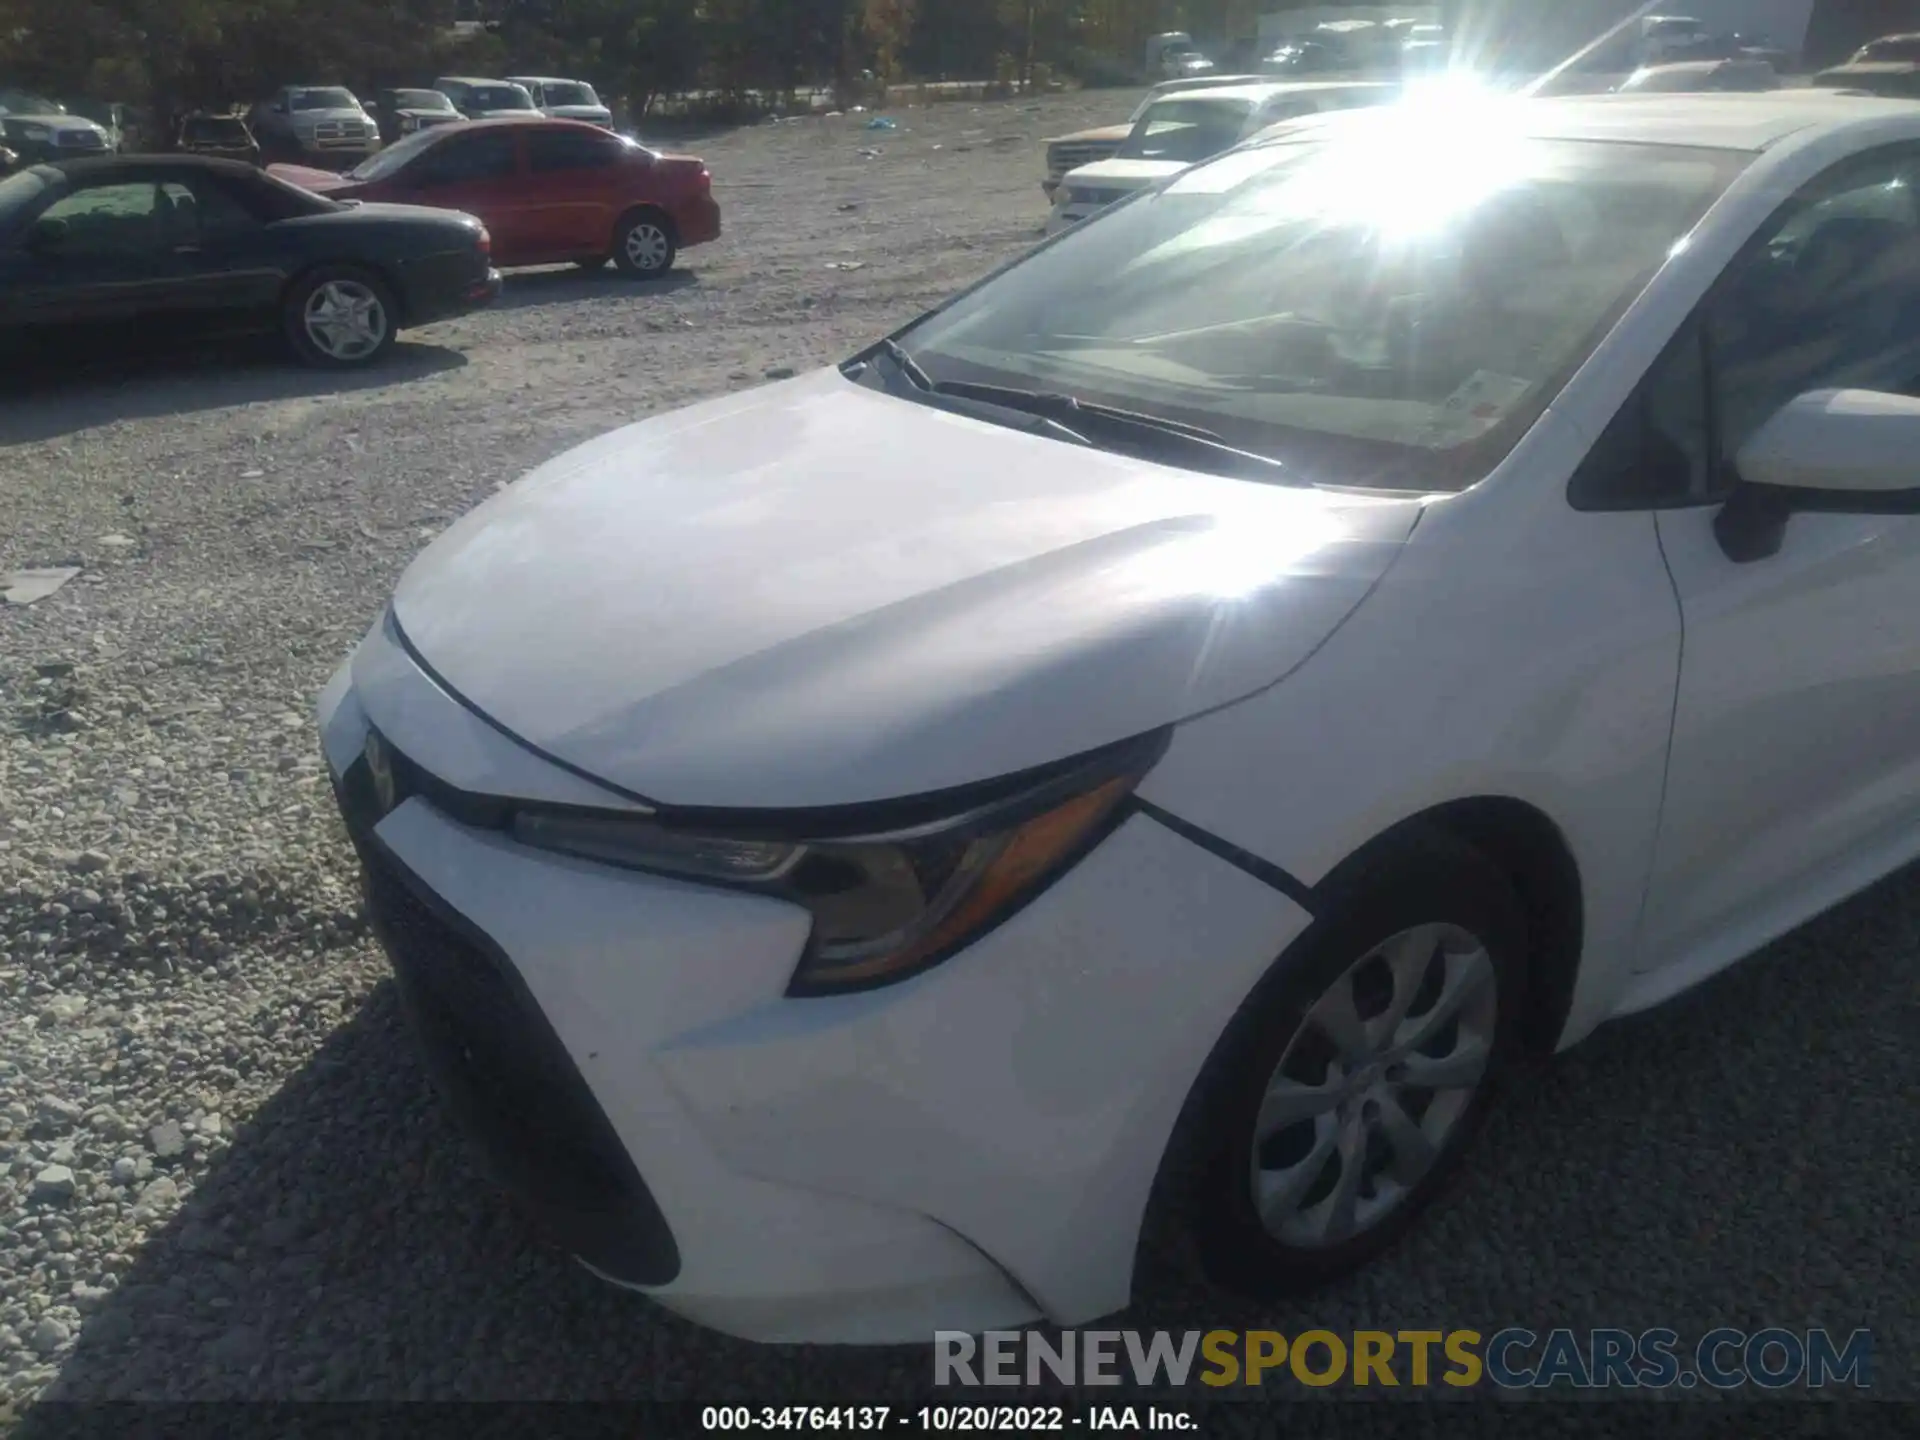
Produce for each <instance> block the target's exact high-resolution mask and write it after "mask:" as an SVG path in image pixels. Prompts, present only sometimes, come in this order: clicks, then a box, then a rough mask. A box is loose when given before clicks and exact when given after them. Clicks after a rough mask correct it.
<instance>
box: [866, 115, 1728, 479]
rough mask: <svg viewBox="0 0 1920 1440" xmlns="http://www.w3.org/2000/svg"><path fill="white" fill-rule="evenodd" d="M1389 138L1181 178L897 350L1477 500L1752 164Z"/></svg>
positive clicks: (1619, 150)
mask: <svg viewBox="0 0 1920 1440" xmlns="http://www.w3.org/2000/svg"><path fill="white" fill-rule="evenodd" d="M1386 128H1387V129H1388V132H1389V138H1388V139H1387V141H1386V142H1385V143H1382V142H1381V140H1380V139H1379V138H1378V136H1376V135H1373V134H1372V133H1371V127H1369V134H1368V135H1366V136H1360V135H1354V136H1351V137H1350V138H1337V139H1336V138H1331V137H1329V138H1325V139H1314V140H1310V141H1304V142H1303V141H1293V142H1290V143H1284V144H1274V143H1269V144H1265V145H1261V146H1258V147H1255V148H1253V149H1250V150H1243V151H1238V152H1236V153H1234V154H1232V155H1229V156H1223V157H1221V158H1220V159H1218V160H1216V161H1214V162H1213V163H1211V164H1207V165H1202V166H1199V167H1197V168H1195V169H1193V170H1190V171H1187V172H1186V173H1185V174H1183V175H1182V176H1180V177H1179V178H1178V179H1177V180H1175V181H1174V182H1173V183H1172V184H1171V185H1169V186H1167V187H1166V188H1165V189H1163V190H1160V191H1157V192H1148V193H1146V194H1143V195H1142V196H1140V197H1138V198H1136V199H1133V200H1129V201H1127V202H1125V203H1123V204H1121V205H1119V206H1117V207H1115V208H1114V209H1113V210H1111V211H1110V212H1108V213H1107V214H1106V215H1104V216H1102V217H1101V218H1100V219H1099V220H1096V221H1093V222H1090V223H1088V224H1086V225H1084V226H1083V227H1081V228H1079V229H1076V230H1071V231H1068V232H1066V233H1065V234H1064V235H1063V236H1061V237H1060V238H1059V239H1058V240H1057V241H1056V242H1054V243H1052V244H1050V245H1047V246H1045V247H1043V248H1042V249H1041V250H1039V251H1038V252H1036V253H1035V254H1034V255H1033V256H1032V257H1031V258H1029V259H1027V260H1025V261H1023V262H1021V263H1020V264H1018V265H1015V266H1014V267H1013V268H1011V269H1009V270H1007V271H1005V272H1004V273H1002V274H1000V275H999V276H996V277H995V278H993V279H992V280H990V281H988V282H987V283H986V284H984V285H982V286H980V287H979V288H977V289H975V290H973V291H971V292H969V293H968V294H966V295H964V296H962V297H961V298H960V299H959V300H957V301H955V302H954V303H953V304H952V305H950V306H949V307H947V308H946V309H944V310H942V311H939V312H936V313H935V314H933V315H931V316H929V317H927V318H926V319H924V320H922V321H920V322H919V323H918V324H916V325H914V326H913V327H911V328H910V329H909V330H907V331H906V332H904V333H903V334H902V335H901V336H900V339H901V343H902V344H903V345H905V346H906V347H907V348H908V349H909V350H910V351H911V352H912V353H913V355H914V356H915V358H917V359H918V361H919V362H920V364H921V366H922V367H923V368H924V369H925V370H926V371H927V372H928V373H929V374H930V375H931V376H932V377H933V378H934V379H935V380H936V381H940V382H944V381H951V380H964V381H973V382H976V383H987V384H999V385H1005V386H1018V387H1023V388H1030V389H1042V390H1049V391H1059V392H1066V393H1070V394H1073V395H1076V396H1080V397H1082V398H1084V399H1087V400H1091V401H1096V402H1100V403H1104V404H1108V405H1114V406H1121V407H1124V408H1127V409H1129V410H1133V411H1137V412H1143V413H1147V414H1152V415H1155V416H1159V417H1161V418H1165V419H1172V420H1175V421H1178V422H1180V423H1183V424H1187V425H1193V426H1199V427H1203V428H1205V429H1207V430H1208V431H1211V432H1213V433H1214V434H1217V435H1219V436H1220V437H1222V438H1223V439H1224V440H1225V441H1226V442H1227V443H1229V444H1231V445H1233V446H1235V447H1237V448H1239V449H1241V450H1246V451H1251V452H1254V453H1256V454H1259V455H1264V456H1268V457H1270V458H1272V459H1276V460H1279V461H1281V462H1282V463H1283V464H1285V465H1288V466H1290V467H1294V468H1296V469H1297V470H1298V471H1299V473H1300V474H1301V475H1302V476H1303V477H1305V478H1306V479H1308V480H1319V481H1326V482H1330V483H1337V484H1343V485H1359V486H1366V487H1373V488H1384V489H1395V490H1413V491H1435V490H1452V489H1461V488H1464V487H1466V486H1468V485H1471V484H1472V483H1474V482H1475V481H1476V480H1478V479H1480V478H1481V477H1482V476H1484V475H1485V474H1486V473H1487V471H1488V470H1490V469H1491V468H1492V467H1493V466H1494V465H1495V464H1497V463H1498V462H1499V460H1500V458H1501V457H1503V456H1504V455H1505V454H1506V452H1507V451H1508V450H1509V449H1511V447H1512V446H1513V445H1514V444H1515V443H1517V441H1518V440H1519V438H1520V436H1521V435H1522V434H1524V433H1525V431H1526V428H1527V427H1528V426H1530V425H1531V424H1532V423H1533V422H1534V421H1535V420H1536V419H1538V418H1539V415H1540V413H1541V411H1542V410H1544V409H1545V407H1546V405H1547V403H1548V401H1549V400H1550V399H1551V398H1552V396H1553V395H1554V394H1555V393H1556V392H1557V391H1558V389H1559V388H1560V387H1561V386H1562V385H1563V384H1565V383H1566V380H1567V379H1568V378H1569V377H1570V376H1571V375H1572V373H1573V371H1574V369H1576V368H1577V367H1578V365H1579V364H1580V362H1581V361H1582V360H1584V359H1585V357H1586V356H1587V355H1588V354H1589V353H1591V351H1592V349H1593V348H1594V346H1596V345H1597V344H1598V343H1599V341H1600V339H1601V338H1602V337H1603V336H1604V335H1605V333H1606V331H1607V330H1608V329H1610V328H1611V327H1612V325H1613V324H1614V323H1615V321H1616V320H1617V319H1618V317H1619V316H1620V314H1621V313H1623V311H1624V310H1625V308H1626V306H1627V305H1628V304H1630V303H1631V302H1632V300H1633V299H1634V297H1635V296H1637V295H1638V294H1639V293H1640V291H1641V290H1642V289H1643V288H1644V287H1645V285H1646V283H1647V281H1648V280H1650V279H1651V278H1652V276H1653V274H1654V273H1655V272H1656V271H1657V270H1658V269H1659V267H1660V265H1661V264H1662V263H1663V261H1664V260H1665V258H1666V256H1667V255H1668V253H1669V252H1670V251H1671V249H1672V248H1673V246H1674V244H1675V243H1676V242H1677V241H1678V240H1679V239H1680V238H1681V237H1682V236H1683V235H1685V234H1686V233H1687V232H1688V231H1689V230H1691V229H1692V228H1693V226H1694V224H1695V223H1696V222H1697V221H1698V220H1699V218H1700V216H1701V215H1703V214H1704V213H1705V211H1706V209H1707V207H1708V206H1709V205H1710V204H1711V203H1712V201H1713V199H1714V198H1715V197H1716V196H1717V195H1719V194H1720V192H1721V191H1722V190H1723V189H1724V188H1725V187H1726V185H1727V184H1728V182H1729V181H1730V180H1731V179H1732V177H1733V176H1734V174H1736V173H1737V172H1738V170H1739V169H1740V168H1741V167H1742V166H1743V165H1744V164H1745V163H1747V160H1748V158H1749V157H1747V156H1745V155H1742V154H1738V153H1735V152H1722V151H1699V150H1691V149H1684V148H1679V147H1665V146H1636V145H1626V144H1615V143H1600V142H1572V141H1519V140H1502V141H1500V142H1498V143H1486V144H1476V145H1465V146H1463V145H1460V144H1453V145H1449V144H1447V143H1446V142H1445V140H1444V138H1442V139H1440V140H1436V141H1435V142H1434V143H1432V144H1426V143H1422V132H1421V131H1418V130H1415V129H1413V128H1412V127H1401V126H1397V125H1395V126H1389V127H1386Z"/></svg>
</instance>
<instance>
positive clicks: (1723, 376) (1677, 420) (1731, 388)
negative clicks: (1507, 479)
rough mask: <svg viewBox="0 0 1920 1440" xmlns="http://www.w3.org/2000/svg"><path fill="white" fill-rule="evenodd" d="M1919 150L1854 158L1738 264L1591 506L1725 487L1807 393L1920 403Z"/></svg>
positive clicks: (1583, 483) (1787, 210)
mask: <svg viewBox="0 0 1920 1440" xmlns="http://www.w3.org/2000/svg"><path fill="white" fill-rule="evenodd" d="M1917 185H1920V149H1916V148H1914V147H1908V146H1903V147H1900V148H1899V149H1897V150H1893V151H1886V152H1881V153H1879V154H1877V155H1873V156H1869V157H1866V158H1865V159H1861V160H1855V161H1851V162H1848V163H1846V164H1844V165H1842V166H1841V167H1839V168H1838V169H1836V170H1834V171H1831V172H1829V173H1828V174H1827V175H1826V176H1824V177H1822V178H1821V179H1820V180H1818V181H1816V182H1815V183H1814V184H1813V185H1811V186H1809V187H1808V188H1807V189H1806V190H1804V191H1802V192H1801V194H1799V195H1798V196H1796V197H1794V199H1793V200H1791V201H1789V202H1788V203H1787V205H1786V206H1785V207H1783V209H1782V210H1781V211H1780V213H1779V214H1777V215H1776V216H1775V217H1774V218H1773V219H1772V220H1771V221H1770V222H1769V223H1768V225H1767V226H1766V227H1764V228H1763V230H1762V232H1761V234H1760V235H1759V236H1758V237H1757V238H1756V239H1755V241H1754V243H1753V244H1751V245H1749V246H1748V248H1747V250H1746V252H1745V253H1744V254H1743V255H1742V256H1741V257H1740V258H1739V259H1737V260H1735V261H1734V263H1733V264H1732V265H1731V266H1729V267H1728V269H1727V272H1726V274H1724V275H1723V276H1722V277H1721V279H1720V283H1719V284H1718V285H1717V286H1715V288H1714V290H1713V292H1712V294H1711V295H1710V296H1709V297H1708V299H1707V301H1706V303H1705V304H1704V305H1703V306H1702V307H1701V309H1700V311H1699V312H1697V313H1696V314H1695V315H1694V316H1693V317H1692V318H1690V319H1689V320H1688V321H1687V323H1686V325H1685V326H1684V327H1683V328H1682V330H1681V331H1680V333H1679V335H1678V336H1677V337H1676V338H1675V340H1674V342H1673V343H1672V344H1671V345H1670V346H1668V348H1667V350H1666V352H1665V353H1664V354H1663V355H1662V356H1661V358H1660V359H1659V360H1658V361H1657V362H1656V363H1655V364H1654V365H1653V367H1652V368H1651V369H1650V370H1649V371H1648V372H1647V376H1646V378H1645V380H1644V381H1643V382H1642V383H1641V385H1640V388H1639V389H1638V391H1636V392H1635V394H1634V396H1633V398H1632V399H1630V400H1629V401H1628V402H1627V403H1626V405H1625V406H1623V407H1622V408H1621V411H1620V413H1619V415H1617V416H1616V417H1615V418H1614V420H1613V422H1612V424H1610V425H1609V426H1608V427H1607V430H1606V433H1605V434H1604V435H1603V436H1602V437H1601V439H1600V440H1599V442H1598V443H1596V444H1595V445H1594V447H1593V451H1592V453H1590V454H1589V455H1588V457H1587V459H1586V461H1585V462H1584V463H1583V464H1582V465H1581V467H1580V470H1579V471H1578V472H1577V473H1576V474H1575V476H1574V478H1573V481H1572V483H1571V485H1570V486H1569V487H1568V492H1567V498H1568V500H1569V501H1570V502H1571V503H1572V504H1573V506H1574V507H1575V508H1576V509H1582V510H1639V509H1649V508H1656V507H1661V506H1672V505H1694V504H1701V503H1703V502H1707V501H1711V500H1715V499H1717V498H1719V497H1720V496H1722V495H1724V494H1725V492H1726V490H1727V487H1728V486H1729V485H1730V484H1731V483H1732V478H1733V477H1732V469H1731V465H1732V461H1733V458H1734V457H1735V456H1736V455H1738V453H1739V450H1740V447H1741V445H1743V444H1744V443H1745V442H1746V441H1747V439H1748V437H1749V436H1751V435H1752V434H1753V433H1754V431H1755V430H1757V429H1758V428H1759V427H1760V426H1761V425H1762V424H1763V423H1765V421H1766V420H1767V419H1768V418H1769V417H1770V416H1771V415H1773V413H1774V412H1775V411H1777V410H1778V409H1779V408H1780V407H1781V406H1783V405H1785V404H1786V403H1787V402H1788V401H1789V400H1791V399H1793V398H1794V397H1795V396H1796V395H1800V394H1804V393H1805V392H1806V391H1808V390H1821V389H1827V388H1840V387H1858V388H1861V389H1866V390H1885V391H1890V392H1892V393H1895V394H1901V395H1913V396H1916V397H1920V199H1917V198H1916V186H1917Z"/></svg>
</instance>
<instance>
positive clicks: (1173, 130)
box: [1115, 99, 1253, 165]
mask: <svg viewBox="0 0 1920 1440" xmlns="http://www.w3.org/2000/svg"><path fill="white" fill-rule="evenodd" d="M1252 110H1253V107H1252V106H1251V105H1249V104H1247V102H1246V101H1244V100H1204V99H1202V100H1192V99H1177V100H1162V101H1160V102H1159V103H1157V104H1154V105H1150V106H1148V107H1147V113H1146V114H1144V115H1142V116H1141V117H1140V119H1139V120H1138V122H1136V123H1135V125H1134V127H1133V133H1132V134H1131V135H1129V136H1127V138H1126V139H1125V140H1124V141H1122V142H1121V144H1120V148H1119V150H1118V151H1116V152H1115V154H1116V155H1117V156H1118V157H1119V158H1120V159H1122V160H1177V161H1179V162H1180V163H1181V164H1182V165H1191V164H1193V163H1194V162H1195V161H1197V160H1205V159H1208V158H1210V157H1211V156H1214V155H1218V154H1219V153H1220V152H1221V151H1222V150H1225V149H1226V148H1227V147H1228V146H1230V145H1232V144H1234V143H1236V142H1237V141H1238V140H1239V139H1240V132H1241V131H1243V130H1244V129H1246V125H1247V116H1248V115H1249V114H1251V113H1252Z"/></svg>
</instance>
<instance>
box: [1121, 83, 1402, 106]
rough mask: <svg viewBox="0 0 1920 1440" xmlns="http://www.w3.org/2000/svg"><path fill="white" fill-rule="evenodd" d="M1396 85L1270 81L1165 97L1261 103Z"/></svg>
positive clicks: (1209, 88) (1225, 86) (1168, 98)
mask: <svg viewBox="0 0 1920 1440" xmlns="http://www.w3.org/2000/svg"><path fill="white" fill-rule="evenodd" d="M1397 88H1398V87H1397V86H1395V85H1394V83H1393V82H1392V81H1390V80H1297V81H1288V80H1278V81H1274V82H1272V83H1271V84H1260V85H1221V86H1218V87H1211V86H1210V87H1208V88H1207V89H1204V90H1199V91H1196V92H1194V93H1193V94H1191V95H1189V94H1184V93H1181V94H1173V95H1167V96H1164V97H1162V98H1163V99H1166V100H1245V101H1246V102H1247V103H1248V104H1250V105H1258V104H1260V103H1261V102H1263V101H1266V100H1272V99H1276V98H1277V97H1279V96H1282V95H1304V94H1309V93H1312V92H1316V91H1326V90H1393V89H1397ZM1154 103H1155V104H1158V103H1160V102H1159V101H1155V102H1154Z"/></svg>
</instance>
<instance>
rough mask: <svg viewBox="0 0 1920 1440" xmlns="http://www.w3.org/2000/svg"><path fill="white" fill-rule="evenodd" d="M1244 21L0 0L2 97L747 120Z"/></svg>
mask: <svg viewBox="0 0 1920 1440" xmlns="http://www.w3.org/2000/svg"><path fill="white" fill-rule="evenodd" d="M1251 13H1252V12H1251V10H1250V9H1249V8H1248V6H1247V0H377V3H376V0H318V3H316V0H0V88H17V89H23V90H29V91H33V92H36V93H41V94H50V95H52V96H53V97H54V98H57V99H61V100H72V99H80V98H84V99H89V100H94V101H102V102H105V101H117V102H121V103H126V104H131V105H136V106H141V107H144V108H147V109H149V110H150V111H152V112H153V113H155V114H156V115H169V114H177V113H180V112H181V111H183V110H185V109H193V108H201V107H209V106H225V105H228V104H235V103H250V102H252V101H254V100H257V99H259V98H261V97H262V96H264V95H266V94H268V93H270V92H271V91H272V90H274V89H275V88H277V87H278V86H281V85H289V84H345V85H348V86H350V87H360V88H364V89H371V88H377V87H381V86H387V85H403V84H424V83H426V82H427V81H430V80H431V79H432V78H433V77H434V76H435V75H439V74H447V73H460V74H481V75H498V74H500V73H502V72H511V73H516V74H556V75H564V76H567V77H570V78H578V79H584V80H588V81H591V82H592V83H594V84H595V86H596V87H597V88H599V89H600V90H601V91H602V93H603V94H604V95H606V96H607V97H609V98H610V100H612V101H617V102H619V103H620V105H621V107H622V108H623V109H624V110H625V112H626V113H627V115H628V116H629V117H631V118H633V119H635V120H637V119H639V118H641V117H642V116H644V115H645V114H646V113H647V112H648V110H649V108H650V107H651V106H653V105H654V104H655V103H656V102H657V101H658V100H659V99H660V97H663V96H683V95H688V94H696V95H698V96H699V97H701V99H700V103H702V104H706V105H711V106H715V107H721V108H727V107H732V108H736V109H738V108H742V107H746V108H751V107H753V106H756V105H759V106H764V105H768V104H769V103H773V104H777V103H778V102H779V100H780V99H781V97H789V98H790V97H792V96H793V95H794V94H796V93H798V92H801V91H809V90H813V89H815V88H820V87H832V88H833V89H835V90H836V91H837V92H838V93H840V94H841V95H842V96H843V97H848V96H851V95H853V94H856V93H858V92H859V91H860V90H861V89H862V87H863V86H871V85H873V84H875V83H887V82H895V83H899V82H905V81H909V80H916V79H917V80H939V79H954V80H987V81H997V82H999V83H1001V84H1003V85H1019V84H1024V83H1028V82H1030V81H1031V80H1032V79H1033V78H1034V76H1035V73H1036V72H1041V73H1044V72H1046V71H1051V72H1054V73H1057V74H1061V75H1065V76H1073V77H1076V78H1079V79H1082V80H1084V81H1087V82H1089V83H1101V82H1107V83H1117V82H1121V81H1124V80H1127V79H1130V78H1133V77H1132V75H1131V70H1132V68H1133V66H1136V65H1137V64H1138V62H1139V58H1140V57H1139V52H1140V48H1141V46H1142V44H1143V43H1144V41H1145V39H1146V37H1147V36H1149V35H1152V34H1154V33H1157V32H1160V31H1164V30H1188V31H1191V32H1193V33H1194V34H1196V35H1212V36H1215V37H1219V36H1223V35H1225V34H1226V33H1227V31H1228V30H1229V28H1230V27H1231V26H1232V25H1234V24H1235V23H1236V22H1239V23H1244V24H1247V28H1248V29H1249V31H1250V29H1251V25H1250V23H1248V21H1247V17H1248V16H1250V14H1251ZM457 22H466V23H464V24H458V23H457Z"/></svg>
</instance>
